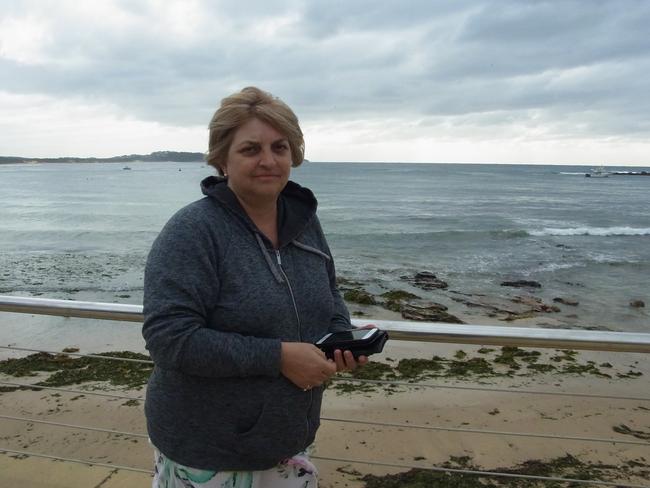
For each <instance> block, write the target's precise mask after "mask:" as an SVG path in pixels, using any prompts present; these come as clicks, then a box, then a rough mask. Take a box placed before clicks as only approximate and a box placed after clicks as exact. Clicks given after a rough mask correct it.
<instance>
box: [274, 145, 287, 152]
mask: <svg viewBox="0 0 650 488" xmlns="http://www.w3.org/2000/svg"><path fill="white" fill-rule="evenodd" d="M287 149H289V146H288V145H287V144H284V143H282V144H276V146H275V150H276V151H278V152H282V151H286V150H287Z"/></svg>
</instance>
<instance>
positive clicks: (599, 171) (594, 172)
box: [585, 166, 611, 178]
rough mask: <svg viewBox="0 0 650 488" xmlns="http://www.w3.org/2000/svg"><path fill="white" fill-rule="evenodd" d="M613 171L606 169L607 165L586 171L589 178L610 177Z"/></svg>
mask: <svg viewBox="0 0 650 488" xmlns="http://www.w3.org/2000/svg"><path fill="white" fill-rule="evenodd" d="M610 174H611V173H610V172H609V171H607V170H606V169H605V166H600V167H598V168H591V170H590V171H589V173H585V177H587V178H608V177H609V175H610Z"/></svg>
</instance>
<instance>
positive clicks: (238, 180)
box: [223, 119, 291, 204]
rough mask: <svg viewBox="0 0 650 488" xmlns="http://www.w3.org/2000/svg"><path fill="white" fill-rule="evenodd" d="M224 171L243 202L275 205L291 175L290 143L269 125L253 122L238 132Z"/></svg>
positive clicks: (247, 123)
mask: <svg viewBox="0 0 650 488" xmlns="http://www.w3.org/2000/svg"><path fill="white" fill-rule="evenodd" d="M223 169H224V172H225V173H226V175H228V186H229V187H230V189H231V190H232V191H233V192H235V194H236V195H237V197H238V198H239V199H240V200H244V201H245V202H246V203H249V204H259V203H265V202H267V201H268V202H271V201H272V202H275V201H276V200H277V198H278V195H279V194H280V192H281V191H282V190H283V189H284V187H285V185H286V184H287V181H288V180H289V173H290V172H291V148H290V147H289V141H288V139H287V137H286V136H285V135H284V134H282V133H280V132H278V131H277V130H275V129H274V128H273V127H272V126H270V125H269V124H267V123H266V122H263V121H261V120H259V119H251V120H249V121H248V122H246V123H245V124H244V125H242V126H241V127H240V128H239V129H237V132H235V135H234V136H233V140H232V144H230V149H229V150H228V157H227V160H226V164H225V167H224V168H223Z"/></svg>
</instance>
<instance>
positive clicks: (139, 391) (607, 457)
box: [0, 341, 650, 488]
mask: <svg viewBox="0 0 650 488" xmlns="http://www.w3.org/2000/svg"><path fill="white" fill-rule="evenodd" d="M493 349H495V348H493ZM496 349H498V348H496ZM459 350H462V353H459V352H458V351H459ZM479 351H482V352H479ZM486 351H488V350H487V349H482V350H481V349H480V348H478V347H473V346H472V347H470V346H463V345H453V344H445V345H438V344H425V343H408V342H397V341H393V342H392V343H389V344H388V345H387V347H386V349H385V351H384V353H383V354H381V355H380V356H378V357H376V360H377V361H379V362H382V363H384V364H386V365H388V366H391V365H392V366H396V365H398V364H403V363H399V361H400V359H404V358H422V359H427V360H428V359H431V358H432V357H433V356H434V355H435V356H437V357H439V358H441V359H444V361H443V363H442V364H444V365H446V366H445V367H447V370H445V371H447V372H449V371H450V369H449V368H450V366H451V365H452V364H459V363H467V362H468V361H471V360H472V358H480V357H485V358H486V359H487V360H488V362H490V364H493V365H494V366H495V368H494V371H495V372H497V373H499V374H501V373H504V372H507V371H510V370H509V369H505V368H506V365H503V364H497V363H495V362H494V359H495V357H496V356H495V355H496V354H498V353H499V351H498V350H494V351H490V352H486ZM558 354H560V355H562V354H564V353H558V351H555V350H547V351H545V350H540V355H539V356H537V359H536V361H535V362H536V363H538V364H541V363H544V362H545V361H551V359H550V358H552V357H558ZM463 355H464V356H463ZM564 356H566V355H564ZM564 356H562V357H564ZM522 357H525V356H522ZM453 361H456V363H453ZM589 361H593V363H589ZM565 362H567V363H569V361H565ZM518 364H521V365H522V369H521V370H519V371H516V372H515V374H513V375H511V376H508V375H505V376H503V375H495V374H488V375H484V376H482V377H480V375H476V374H472V373H468V374H466V375H465V376H463V375H460V376H457V375H456V376H454V375H447V376H439V377H434V378H424V379H421V381H417V382H416V383H413V386H403V385H393V386H390V385H376V384H375V385H373V388H374V390H375V391H365V392H361V391H352V392H349V391H343V390H342V389H341V387H340V385H342V384H350V383H348V382H342V381H335V382H333V383H332V385H331V386H330V387H329V388H328V390H327V392H326V395H325V400H324V406H323V412H322V416H323V421H322V425H321V429H320V431H319V434H318V438H317V442H316V445H315V452H314V456H315V457H319V458H320V457H322V458H336V459H355V460H369V461H372V462H379V463H388V464H398V465H404V466H422V467H430V466H443V465H445V463H447V464H446V465H447V466H450V467H466V468H470V469H481V470H497V471H501V470H502V469H503V468H513V467H515V466H517V465H520V464H521V463H524V462H526V461H529V460H541V461H546V462H549V461H552V460H555V461H557V460H558V459H560V458H562V459H563V460H564V461H566V460H567V459H572V460H575V462H577V463H580V466H578V467H579V468H581V469H582V470H583V472H587V471H588V472H590V473H591V476H593V477H594V478H596V479H597V478H601V479H608V480H615V481H619V482H624V481H625V482H629V483H636V484H640V485H644V484H647V479H648V477H649V473H650V401H642V400H640V399H639V398H643V397H647V396H648V395H647V392H648V391H650V388H649V386H650V385H649V380H648V379H649V378H650V364H649V362H648V361H647V357H645V356H644V355H642V354H614V353H592V352H580V353H577V354H576V355H574V356H573V361H572V362H571V364H573V365H576V364H577V365H583V366H588V365H589V364H596V365H608V366H607V367H606V368H597V369H594V370H595V371H600V372H601V373H600V374H593V373H591V374H590V373H584V372H583V373H582V374H569V373H558V372H554V373H549V372H539V371H532V370H530V369H529V368H526V362H525V361H524V362H521V361H520V363H518ZM558 364H559V363H558ZM388 366H387V368H388ZM583 369H584V368H583ZM394 371H395V370H394ZM630 372H632V373H634V374H632V375H630ZM48 374H49V373H38V375H37V376H33V377H19V378H16V377H14V376H11V375H8V374H2V375H0V380H1V381H15V382H23V383H26V382H29V383H35V382H37V381H39V380H42V379H44V378H46V377H47V376H48ZM445 374H447V373H445ZM601 374H606V375H608V376H610V378H607V377H605V376H601ZM424 384H426V385H437V387H430V386H422V385H424ZM456 387H463V388H462V389H459V388H456ZM65 388H69V389H87V390H88V391H90V392H91V391H99V392H104V393H107V392H114V393H116V394H119V395H124V396H129V397H142V396H143V394H144V389H143V388H131V389H124V388H116V387H113V386H110V385H108V384H107V383H84V384H82V385H70V386H66V387H65ZM472 388H479V389H472ZM494 389H506V390H509V391H507V392H495V391H490V390H494ZM533 390H534V391H545V392H558V393H583V394H589V395H605V396H617V397H626V398H627V399H623V398H620V399H611V398H598V397H593V396H591V397H574V396H555V395H542V394H528V393H525V391H533ZM630 398H633V399H630ZM0 403H1V405H2V409H1V411H0V415H5V416H13V417H22V418H33V419H39V420H44V421H52V422H59V423H66V424H76V425H84V426H93V427H99V428H104V429H114V430H119V431H122V432H130V433H138V434H142V435H144V434H146V432H145V426H144V418H143V405H142V402H132V401H131V402H130V401H127V400H125V399H117V398H107V397H98V396H91V395H84V394H77V393H66V392H55V391H51V390H50V391H48V390H40V391H26V390H22V391H21V390H18V391H5V392H3V393H1V394H0ZM331 419H347V420H360V421H363V422H369V423H372V424H356V423H350V422H341V421H337V420H331ZM376 423H389V424H398V425H396V426H382V425H377V424H376ZM417 426H420V427H426V428H427V429H421V428H415V427H417ZM438 428H451V429H477V430H491V431H501V432H523V433H535V434H549V435H559V436H574V437H589V438H602V439H611V440H615V441H618V442H606V443H603V442H587V441H583V440H566V439H551V438H530V437H521V436H508V435H493V434H485V433H472V432H457V431H444V430H436V429H438ZM621 441H623V442H626V441H632V442H638V443H642V445H633V444H632V445H631V444H622V443H621ZM0 443H1V444H0V445H1V446H2V447H4V448H6V449H12V450H18V451H31V452H37V453H44V454H50V455H56V456H61V457H67V458H74V459H84V460H88V461H91V462H92V461H94V462H99V463H107V464H112V465H124V466H132V467H137V468H141V469H151V467H152V464H151V461H152V452H151V448H150V446H149V445H148V441H147V439H146V437H131V436H128V435H115V434H108V433H104V432H92V431H84V430H74V429H69V428H63V427H57V426H52V425H44V424H37V423H27V422H22V421H16V420H7V419H1V421H0ZM567 456H571V457H567ZM1 457H2V458H3V462H4V461H6V459H11V460H12V461H11V463H10V464H8V465H7V466H8V469H3V470H2V472H0V485H1V486H7V485H6V484H5V483H7V482H8V481H11V480H15V478H11V476H12V472H14V474H15V473H16V472H17V470H18V469H19V466H20V463H21V462H25V461H26V459H20V458H21V457H22V456H15V455H9V454H3V455H2V456H1ZM32 459H33V458H32ZM44 462H45V463H55V461H44ZM316 462H317V465H318V466H319V469H320V480H321V486H323V487H351V488H352V487H364V486H380V485H372V484H369V483H371V482H373V478H366V479H365V481H364V480H362V479H361V477H363V476H364V475H368V474H373V475H385V474H387V473H399V472H406V471H408V469H404V468H401V469H400V468H388V467H381V466H370V465H367V464H361V463H352V462H344V461H328V460H324V459H317V461H316ZM599 463H600V464H603V465H607V466H609V467H607V468H598V469H595V468H593V466H594V465H598V464H599ZM59 464H61V463H59ZM558 469H559V468H558ZM570 474H571V470H569V471H566V470H565V471H561V470H560V471H557V472H556V473H554V475H555V476H565V477H571V475H570ZM574 474H575V473H574ZM31 475H32V476H33V477H34V478H33V479H34V486H37V484H36V483H37V480H38V478H39V472H33V473H32V474H31ZM3 478H4V481H3ZM145 478H146V477H145ZM138 479H139V481H138V483H142V482H143V478H142V477H140V478H138ZM492 480H494V478H492ZM41 481H42V480H41ZM144 481H146V480H144ZM374 482H376V480H375V481H374ZM402 485H403V486H408V483H407V482H406V481H404V480H402V481H399V482H398V484H396V485H394V486H402ZM44 486H46V485H44ZM125 486H137V485H125ZM142 486H146V483H145V484H143V485H142ZM391 486H393V485H391ZM504 486H505V485H504ZM511 486H514V485H511Z"/></svg>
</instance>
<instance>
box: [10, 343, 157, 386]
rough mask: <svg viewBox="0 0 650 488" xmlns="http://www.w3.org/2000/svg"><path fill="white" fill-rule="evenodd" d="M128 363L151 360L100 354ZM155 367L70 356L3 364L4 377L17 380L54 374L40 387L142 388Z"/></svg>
mask: <svg viewBox="0 0 650 488" xmlns="http://www.w3.org/2000/svg"><path fill="white" fill-rule="evenodd" d="M97 356H110V357H117V358H125V359H142V360H149V359H150V358H149V356H146V355H144V354H139V353H135V352H130V351H112V352H104V353H101V354H97ZM152 369H153V365H152V364H147V363H138V362H131V361H116V360H112V359H101V358H95V357H80V358H73V357H70V356H68V355H67V354H49V353H44V352H40V353H36V354H30V355H29V356H26V357H23V358H18V359H7V360H4V361H0V373H5V374H8V375H11V376H16V377H25V376H36V374H37V372H51V373H52V374H51V375H50V376H48V377H47V378H46V379H45V380H43V381H40V382H38V383H36V385H38V386H66V385H72V384H78V383H84V382H89V381H107V382H109V383H110V384H112V385H114V386H126V387H129V388H141V387H142V386H144V385H145V384H146V383H147V380H148V379H149V375H150V374H151V371H152Z"/></svg>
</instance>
